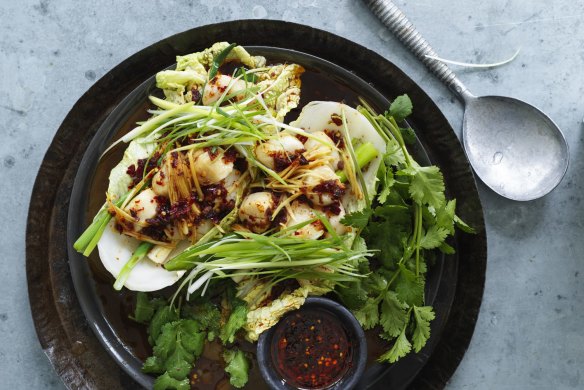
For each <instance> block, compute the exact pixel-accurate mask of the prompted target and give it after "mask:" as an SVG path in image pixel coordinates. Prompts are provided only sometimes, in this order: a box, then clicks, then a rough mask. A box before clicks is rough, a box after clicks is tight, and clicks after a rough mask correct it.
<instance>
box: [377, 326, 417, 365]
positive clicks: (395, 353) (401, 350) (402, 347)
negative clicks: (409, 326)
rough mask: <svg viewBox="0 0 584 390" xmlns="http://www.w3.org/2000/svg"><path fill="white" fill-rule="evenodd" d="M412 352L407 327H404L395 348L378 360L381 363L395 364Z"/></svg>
mask: <svg viewBox="0 0 584 390" xmlns="http://www.w3.org/2000/svg"><path fill="white" fill-rule="evenodd" d="M411 350H412V344H410V342H409V341H408V339H407V337H406V327H405V326H404V327H403V329H402V330H401V333H400V334H399V337H398V338H397V339H396V340H395V343H394V344H393V347H391V349H390V350H389V351H387V352H386V353H384V354H383V355H381V356H380V357H379V359H377V360H378V361H379V362H389V363H395V362H397V361H398V360H399V359H401V358H402V357H404V356H406V355H407V354H408V353H410V351H411Z"/></svg>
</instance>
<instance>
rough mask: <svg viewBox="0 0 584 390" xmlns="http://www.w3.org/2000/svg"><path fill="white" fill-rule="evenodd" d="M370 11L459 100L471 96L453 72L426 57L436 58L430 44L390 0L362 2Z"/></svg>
mask: <svg viewBox="0 0 584 390" xmlns="http://www.w3.org/2000/svg"><path fill="white" fill-rule="evenodd" d="M364 1H365V3H366V4H367V5H368V6H369V8H370V9H371V11H373V13H374V14H375V16H377V17H378V18H379V19H380V20H381V22H382V23H383V24H384V25H385V26H386V27H387V28H388V29H389V30H390V31H391V32H392V33H393V34H394V35H395V36H397V38H398V39H399V40H400V41H401V42H402V43H403V44H404V45H405V46H406V47H407V48H408V49H410V51H411V52H412V53H413V54H414V55H415V56H416V57H418V59H419V60H420V61H422V63H423V64H424V65H426V67H427V68H428V69H429V70H430V71H431V72H432V73H434V75H436V77H438V79H440V81H442V82H443V83H444V84H445V85H446V86H447V87H448V88H450V89H451V90H452V91H453V92H454V93H455V94H456V95H457V96H458V97H459V99H460V100H463V101H464V100H466V99H467V98H468V97H471V96H472V95H471V94H470V92H469V91H468V89H467V88H466V87H465V86H464V84H463V83H462V82H461V81H460V80H459V79H458V78H457V77H456V75H455V74H454V72H453V71H452V70H450V68H449V67H448V66H447V65H446V64H444V63H443V62H440V61H437V60H434V59H431V58H428V57H426V56H427V55H430V56H437V54H436V52H435V51H434V49H432V47H431V46H430V44H428V42H427V41H426V40H425V39H424V38H423V37H422V35H420V33H419V32H418V30H416V28H415V27H414V25H413V24H412V23H411V22H410V21H409V20H408V18H406V16H405V15H404V13H403V12H401V11H400V9H399V8H397V6H396V5H395V4H394V3H393V1H391V0H364Z"/></svg>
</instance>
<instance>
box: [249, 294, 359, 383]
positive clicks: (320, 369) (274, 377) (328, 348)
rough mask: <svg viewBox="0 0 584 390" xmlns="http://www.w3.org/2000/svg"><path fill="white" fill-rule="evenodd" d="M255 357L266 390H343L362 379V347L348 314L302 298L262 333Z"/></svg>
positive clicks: (327, 301) (331, 305)
mask: <svg viewBox="0 0 584 390" xmlns="http://www.w3.org/2000/svg"><path fill="white" fill-rule="evenodd" d="M257 356H258V363H259V367H260V372H261V374H262V376H263V377H264V379H265V381H266V383H267V384H268V385H269V386H270V387H271V388H272V389H277V390H289V389H306V390H309V389H310V390H313V389H315V390H316V389H319V390H323V389H327V390H328V389H343V390H345V389H351V388H352V387H354V386H355V385H356V384H357V382H358V381H359V379H360V377H361V375H362V374H363V371H364V369H365V363H366V361H367V343H366V341H365V334H364V332H363V329H362V328H361V326H360V325H359V323H358V321H357V320H356V319H355V317H354V316H353V315H352V314H351V313H350V312H349V310H347V309H346V308H345V307H343V306H342V305H340V304H338V303H337V302H335V301H333V300H330V299H327V298H320V297H319V298H307V299H306V302H305V303H304V305H302V307H301V308H300V309H298V310H295V311H293V312H290V313H287V314H286V315H285V316H283V317H282V319H280V321H279V322H278V323H277V324H276V325H275V326H273V327H272V328H270V329H269V330H268V331H266V332H264V334H262V336H261V337H260V339H259V341H258V355H257Z"/></svg>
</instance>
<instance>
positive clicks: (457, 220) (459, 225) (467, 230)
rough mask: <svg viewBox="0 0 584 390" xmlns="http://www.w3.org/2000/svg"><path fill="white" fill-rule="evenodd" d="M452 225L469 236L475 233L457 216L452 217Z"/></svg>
mask: <svg viewBox="0 0 584 390" xmlns="http://www.w3.org/2000/svg"><path fill="white" fill-rule="evenodd" d="M454 223H455V224H456V227H457V228H459V229H460V230H462V231H463V232H465V233H470V234H474V233H476V231H475V230H474V229H473V228H472V227H470V226H468V225H467V224H466V223H465V222H464V221H463V220H462V219H460V218H459V217H458V215H454Z"/></svg>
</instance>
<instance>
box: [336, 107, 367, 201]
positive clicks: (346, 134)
mask: <svg viewBox="0 0 584 390" xmlns="http://www.w3.org/2000/svg"><path fill="white" fill-rule="evenodd" d="M341 119H342V122H343V126H342V130H343V137H344V138H345V145H346V146H347V150H348V151H349V155H350V156H351V160H353V165H354V167H355V171H356V173H357V178H358V179H359V184H360V185H361V190H362V191H363V195H365V196H364V198H365V203H366V204H367V207H370V206H371V198H369V194H368V192H367V184H366V183H365V179H364V178H363V172H361V169H360V168H359V163H358V161H357V156H356V154H355V149H354V148H353V144H352V143H351V136H350V135H349V127H348V126H347V117H346V116H345V110H341Z"/></svg>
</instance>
